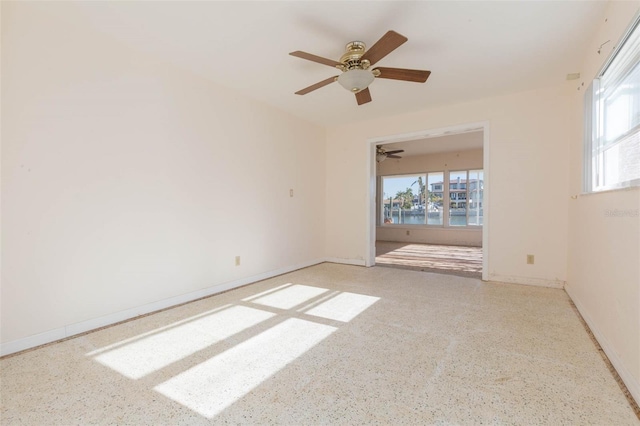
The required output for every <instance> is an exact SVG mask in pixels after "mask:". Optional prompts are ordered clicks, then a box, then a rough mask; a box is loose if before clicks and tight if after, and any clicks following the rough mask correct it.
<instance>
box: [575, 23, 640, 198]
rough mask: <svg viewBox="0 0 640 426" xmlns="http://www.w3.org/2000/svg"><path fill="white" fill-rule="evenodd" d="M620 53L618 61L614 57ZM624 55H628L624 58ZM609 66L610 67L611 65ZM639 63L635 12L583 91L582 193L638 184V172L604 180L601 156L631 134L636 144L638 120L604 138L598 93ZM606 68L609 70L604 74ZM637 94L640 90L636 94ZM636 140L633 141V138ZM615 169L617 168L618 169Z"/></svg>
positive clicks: (639, 25) (639, 128)
mask: <svg viewBox="0 0 640 426" xmlns="http://www.w3.org/2000/svg"><path fill="white" fill-rule="evenodd" d="M629 40H633V41H634V44H633V45H630V46H628V45H627V42H628V41H629ZM619 55H621V56H620V58H621V59H620V61H621V62H619V63H616V62H615V61H616V59H617V58H618V57H619ZM625 55H628V56H629V57H628V58H625ZM612 66H613V68H612ZM637 67H640V14H638V15H636V17H635V18H634V19H633V21H632V23H631V25H630V26H629V28H628V29H627V31H626V32H625V33H624V35H623V36H622V38H621V39H620V42H619V43H618V45H617V47H616V48H615V49H614V50H613V51H612V52H611V54H610V55H609V57H608V58H607V60H606V61H605V63H604V64H603V66H602V68H601V69H600V71H599V72H598V73H597V77H596V78H595V79H594V80H593V82H592V83H591V84H590V85H589V87H588V89H587V91H586V93H585V95H584V105H585V108H584V155H583V168H582V169H583V174H582V178H583V185H582V189H583V193H585V194H590V193H597V192H603V191H612V190H618V189H625V188H629V187H637V186H640V176H638V177H634V178H633V179H628V180H617V181H616V182H614V183H609V182H606V179H605V178H606V174H607V171H606V170H605V166H606V164H605V157H606V153H607V151H609V150H611V149H615V148H616V147H617V146H619V145H620V144H622V143H623V142H626V141H627V140H628V138H635V141H631V142H630V143H632V144H633V143H634V142H635V143H638V144H640V120H639V121H638V122H637V123H635V125H633V126H632V127H629V128H627V129H626V130H625V131H624V132H623V133H622V134H620V135H617V136H616V137H615V138H613V139H612V140H609V141H607V140H606V138H605V130H606V127H605V123H604V115H605V111H604V107H603V105H604V103H605V101H607V100H609V98H606V97H602V96H601V95H603V93H605V92H607V93H609V90H611V89H613V90H614V91H615V90H619V88H620V83H622V82H623V81H624V79H625V78H627V77H628V76H629V75H630V74H631V73H632V72H634V71H637ZM607 72H612V73H613V74H611V75H608V74H607ZM603 80H604V81H605V82H606V81H607V80H609V83H611V84H609V85H608V86H605V87H603ZM638 96H639V97H640V94H638ZM636 141H637V142H636ZM618 170H619V169H618Z"/></svg>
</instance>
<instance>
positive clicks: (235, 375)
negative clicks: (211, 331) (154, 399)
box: [154, 318, 336, 418]
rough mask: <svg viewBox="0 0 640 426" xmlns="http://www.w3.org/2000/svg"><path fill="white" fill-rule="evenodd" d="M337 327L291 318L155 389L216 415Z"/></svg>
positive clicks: (208, 416)
mask: <svg viewBox="0 0 640 426" xmlns="http://www.w3.org/2000/svg"><path fill="white" fill-rule="evenodd" d="M335 330H336V328H335V327H331V326H328V325H324V324H318V323H314V322H311V321H305V320H301V319H297V318H290V319H287V320H285V321H284V322H282V323H280V324H278V325H276V326H274V327H272V328H270V329H269V330H266V331H264V332H263V333H261V334H259V335H257V336H255V337H252V338H251V339H249V340H247V341H245V342H243V343H240V344H239V345H237V346H235V347H233V348H231V349H229V350H227V351H225V352H223V353H221V354H219V355H217V356H215V357H213V358H211V359H209V360H207V361H205V362H203V363H201V364H198V365H197V366H195V367H193V368H191V369H189V370H187V371H185V372H183V373H181V374H179V375H177V376H175V377H173V378H172V379H169V380H168V381H166V382H164V383H161V384H159V385H158V386H156V387H155V388H154V389H155V390H156V391H158V392H159V393H161V394H163V395H165V396H166V397H168V398H171V399H172V400H174V401H176V402H178V403H180V404H183V405H185V406H187V407H189V408H190V409H192V410H194V411H196V412H197V413H199V414H201V415H202V416H204V417H207V418H213V417H214V416H215V415H216V414H218V413H220V412H221V411H222V410H224V409H225V408H227V407H229V406H230V405H231V404H233V403H234V402H235V401H237V400H238V399H240V398H241V397H242V396H244V395H246V394H247V393H249V392H250V391H251V390H252V389H254V388H255V387H257V386H258V385H260V384H261V383H262V382H264V381H265V380H266V379H268V378H269V377H270V376H272V375H274V374H275V373H277V372H278V371H279V370H281V369H282V368H284V367H285V366H286V365H287V364H289V363H290V362H291V361H293V360H295V359H296V358H298V357H299V356H301V355H302V354H304V353H305V352H306V351H308V350H309V349H311V348H312V347H313V346H315V345H316V344H318V343H319V342H320V341H322V340H323V339H325V338H326V337H328V336H329V335H330V334H331V333H333V332H334V331H335Z"/></svg>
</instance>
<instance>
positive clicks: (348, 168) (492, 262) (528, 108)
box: [326, 83, 570, 286]
mask: <svg viewBox="0 0 640 426" xmlns="http://www.w3.org/2000/svg"><path fill="white" fill-rule="evenodd" d="M427 84H428V83H427ZM569 99H570V95H569V88H568V87H567V85H566V83H562V84H561V85H560V86H558V87H553V88H547V89H541V90H536V91H528V92H523V93H515V94H510V95H506V96H499V97H494V98H489V99H482V100H478V101H475V102H469V103H465V104H458V105H452V106H447V107H442V108H438V109H431V110H425V111H422V112H418V113H413V114H406V115H402V116H394V117H388V118H385V119H378V120H372V121H367V122H361V123H356V124H351V125H345V126H340V127H335V128H330V129H328V130H327V151H328V152H331V153H332V155H331V156H328V157H327V204H326V208H327V212H326V215H327V236H326V238H327V243H326V244H327V254H328V256H332V257H335V258H343V259H350V260H352V261H354V262H356V261H361V262H362V261H364V259H365V258H366V256H367V253H368V247H367V233H368V232H369V227H368V226H369V224H368V223H367V216H368V211H369V210H370V203H375V200H373V199H372V198H371V197H370V195H369V167H370V166H369V164H370V163H369V161H368V159H369V156H370V144H369V143H367V140H368V139H375V138H381V137H384V136H387V135H396V134H404V133H412V132H420V131H423V130H426V129H436V128H443V127H449V126H456V125H462V124H465V123H479V122H484V121H488V122H489V129H490V130H489V134H488V139H489V146H488V147H487V146H485V149H487V148H488V149H489V152H488V155H489V161H488V165H487V164H485V171H486V172H488V175H487V176H488V177H489V179H488V180H487V182H485V185H486V186H488V187H489V191H490V199H489V205H488V206H487V205H485V215H486V214H487V210H489V219H488V225H489V227H488V241H489V244H488V250H489V253H488V254H489V256H488V261H489V265H488V268H487V272H488V279H490V280H497V281H505V282H517V283H526V284H535V285H548V286H562V285H563V283H564V281H565V279H566V265H567V232H566V230H567V215H566V211H567V208H568V207H567V203H568V200H567V191H568V170H567V164H568V160H569V156H568V143H567V139H568V126H567V124H566V123H567V119H568V116H569V113H568V110H569ZM336 206H341V207H342V208H344V206H350V208H351V211H352V212H353V213H352V214H350V215H343V214H342V211H341V210H340V209H337V208H336ZM527 254H534V255H535V259H536V263H535V264H534V265H527V264H526V255H527Z"/></svg>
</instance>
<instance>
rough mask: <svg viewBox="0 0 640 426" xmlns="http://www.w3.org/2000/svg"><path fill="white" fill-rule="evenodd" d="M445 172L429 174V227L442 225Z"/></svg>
mask: <svg viewBox="0 0 640 426" xmlns="http://www.w3.org/2000/svg"><path fill="white" fill-rule="evenodd" d="M443 184H444V172H435V173H427V225H442V223H443V217H442V216H443V214H444V212H443V203H442V200H443V199H444V191H443V190H442V187H443Z"/></svg>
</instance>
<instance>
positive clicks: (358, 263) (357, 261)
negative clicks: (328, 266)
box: [324, 257, 365, 266]
mask: <svg viewBox="0 0 640 426" xmlns="http://www.w3.org/2000/svg"><path fill="white" fill-rule="evenodd" d="M324 261H325V262H329V263H341V264H343V265H355V266H365V261H364V260H363V259H345V258H341V257H327V258H325V259H324Z"/></svg>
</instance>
